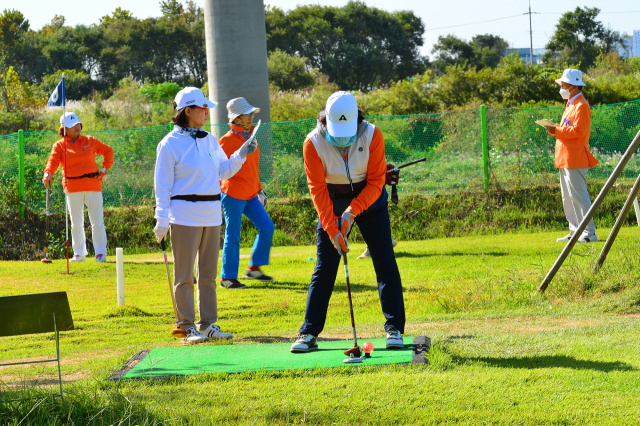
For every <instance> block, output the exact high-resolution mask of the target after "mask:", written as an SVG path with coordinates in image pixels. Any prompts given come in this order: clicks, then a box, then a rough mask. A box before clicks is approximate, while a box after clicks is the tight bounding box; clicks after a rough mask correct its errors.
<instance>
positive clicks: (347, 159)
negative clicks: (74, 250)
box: [290, 91, 405, 352]
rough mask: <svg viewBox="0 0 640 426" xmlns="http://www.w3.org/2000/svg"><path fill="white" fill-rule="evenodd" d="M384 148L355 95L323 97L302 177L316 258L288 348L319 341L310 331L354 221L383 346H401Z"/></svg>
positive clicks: (324, 306) (319, 323)
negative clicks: (371, 276)
mask: <svg viewBox="0 0 640 426" xmlns="http://www.w3.org/2000/svg"><path fill="white" fill-rule="evenodd" d="M384 148H385V147H384V138H383V136H382V132H381V131H380V129H379V128H377V127H376V126H374V125H373V124H371V123H369V122H367V121H366V120H365V119H364V115H363V114H362V111H361V110H360V108H359V107H358V102H357V100H356V98H355V96H353V95H352V94H351V93H348V92H342V91H340V92H336V93H334V94H333V95H331V96H330V97H329V99H328V100H327V104H326V106H325V107H324V108H323V109H322V110H321V111H320V113H319V114H318V126H317V128H316V129H315V130H313V131H312V132H311V133H309V135H307V138H306V139H305V141H304V144H303V148H302V153H303V157H304V167H305V171H306V173H307V183H308V185H309V192H310V194H311V198H312V200H313V204H314V206H315V208H316V211H317V212H318V229H317V236H318V241H317V261H316V267H315V270H314V272H313V275H312V277H311V283H310V284H309V293H308V295H307V308H306V311H305V316H304V323H303V324H302V326H301V327H300V335H299V337H298V338H297V340H296V341H295V342H294V343H293V344H292V345H291V348H290V351H291V352H309V351H314V350H317V349H318V340H317V337H318V334H319V333H320V332H322V330H323V328H324V324H325V320H326V318H327V310H328V307H329V300H330V299H331V294H332V293H333V288H334V285H335V281H336V276H337V273H338V268H339V266H340V261H341V259H342V255H343V254H345V253H348V252H349V243H348V238H349V233H350V232H351V227H352V226H353V224H354V223H355V224H357V225H358V229H360V233H361V234H362V238H363V239H364V241H365V243H367V246H368V247H369V251H370V253H371V260H372V261H373V267H374V269H375V272H376V282H377V286H378V294H379V296H380V304H381V307H382V313H383V315H384V317H385V319H386V322H385V324H384V330H385V332H386V335H387V342H386V347H387V349H391V348H402V347H403V346H404V342H403V338H402V333H404V326H405V310H404V299H403V294H402V281H401V279H400V272H399V270H398V264H397V262H396V257H395V253H394V252H393V243H392V240H391V224H390V221H389V211H388V209H387V202H388V199H389V196H388V194H387V191H386V189H385V187H384V184H385V178H386V172H387V165H386V161H385V149H384Z"/></svg>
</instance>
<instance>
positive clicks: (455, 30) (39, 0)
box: [5, 0, 640, 56]
mask: <svg viewBox="0 0 640 426" xmlns="http://www.w3.org/2000/svg"><path fill="white" fill-rule="evenodd" d="M195 1H196V3H197V4H199V5H200V6H204V0H195ZM229 1H233V0H229ZM364 2H365V3H366V4H367V5H369V6H373V7H377V8H379V9H384V10H388V11H395V10H412V11H413V12H414V13H415V14H416V15H417V16H419V17H420V18H422V21H423V22H424V24H425V27H426V31H425V35H424V46H423V47H422V48H421V53H422V54H423V55H430V56H431V49H432V47H433V44H435V43H436V42H437V41H438V37H439V36H441V35H446V34H455V35H456V36H458V37H460V38H463V39H466V40H470V39H471V37H473V36H474V35H476V34H487V33H489V34H494V35H499V36H500V37H502V38H504V39H505V40H507V41H508V42H509V45H510V47H514V48H520V47H529V16H528V15H523V14H524V13H527V12H528V10H529V0H484V1H482V2H478V1H476V0H449V1H434V0H396V1H389V0H364ZM265 3H266V4H268V5H271V6H276V7H279V8H281V9H284V10H290V9H293V8H295V7H296V5H298V4H322V5H332V6H343V5H345V4H346V3H347V1H346V0H323V1H318V0H315V1H305V0H265ZM89 5H90V6H89ZM578 6H580V7H585V6H588V7H598V8H599V9H600V10H601V14H600V15H599V16H598V19H599V20H600V21H602V22H603V23H604V24H605V25H607V26H610V27H611V28H612V29H614V30H617V31H620V32H621V33H628V34H629V35H631V33H632V32H633V30H634V29H635V30H640V2H639V1H638V0H581V1H574V0H562V1H558V0H531V11H532V12H538V13H539V14H536V15H532V17H531V21H532V27H533V48H534V49H535V48H541V47H544V46H545V44H546V43H547V41H548V40H549V38H550V37H551V36H552V35H553V32H554V29H555V25H556V23H557V22H558V19H559V18H560V16H561V14H562V13H564V12H567V11H570V10H574V9H575V8H576V7H578ZM5 7H6V6H5ZM116 7H122V8H123V9H126V10H129V11H131V12H132V13H133V15H134V16H136V17H138V18H147V17H153V16H160V15H161V12H160V0H135V1H131V0H100V1H91V2H87V0H58V1H51V0H27V1H25V2H24V3H21V2H18V3H13V4H12V5H11V6H10V8H12V9H17V10H19V11H21V12H22V13H23V14H24V15H25V17H26V18H27V19H28V20H29V22H30V24H31V28H33V29H40V28H41V27H42V26H43V25H45V24H47V23H49V22H50V21H51V19H52V18H53V17H54V15H56V14H59V15H63V16H64V17H65V18H66V22H67V25H72V26H73V25H77V24H85V25H89V24H92V23H98V22H99V20H100V17H102V16H104V15H107V14H110V13H111V12H113V11H114V10H115V9H116ZM501 18H506V19H501ZM487 21H488V22H487Z"/></svg>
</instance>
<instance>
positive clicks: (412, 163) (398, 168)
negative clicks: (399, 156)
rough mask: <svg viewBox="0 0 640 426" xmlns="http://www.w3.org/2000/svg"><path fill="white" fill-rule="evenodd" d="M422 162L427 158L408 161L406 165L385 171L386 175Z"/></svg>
mask: <svg viewBox="0 0 640 426" xmlns="http://www.w3.org/2000/svg"><path fill="white" fill-rule="evenodd" d="M423 161H427V157H422V158H420V159H419V160H414V161H410V162H408V163H407V164H403V165H401V166H398V167H396V168H395V169H391V170H387V173H391V172H392V171H394V170H400V169H403V168H405V167H408V166H413V165H414V164H416V163H422V162H423Z"/></svg>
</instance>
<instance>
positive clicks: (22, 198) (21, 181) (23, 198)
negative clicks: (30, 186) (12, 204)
mask: <svg viewBox="0 0 640 426" xmlns="http://www.w3.org/2000/svg"><path fill="white" fill-rule="evenodd" d="M18 185H19V191H20V219H24V206H25V203H26V196H25V194H26V191H25V184H24V132H23V131H22V130H18Z"/></svg>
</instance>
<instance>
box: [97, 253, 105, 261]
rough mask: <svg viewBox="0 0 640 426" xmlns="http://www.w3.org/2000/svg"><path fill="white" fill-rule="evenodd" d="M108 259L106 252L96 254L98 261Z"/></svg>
mask: <svg viewBox="0 0 640 426" xmlns="http://www.w3.org/2000/svg"><path fill="white" fill-rule="evenodd" d="M106 261H107V255H106V254H99V255H97V256H96V262H102V263H104V262H106Z"/></svg>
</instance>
